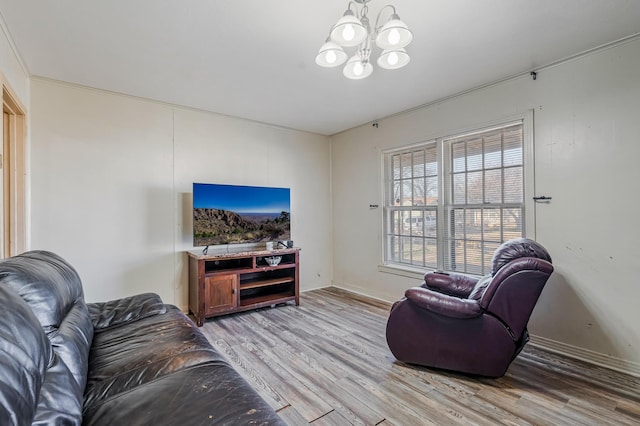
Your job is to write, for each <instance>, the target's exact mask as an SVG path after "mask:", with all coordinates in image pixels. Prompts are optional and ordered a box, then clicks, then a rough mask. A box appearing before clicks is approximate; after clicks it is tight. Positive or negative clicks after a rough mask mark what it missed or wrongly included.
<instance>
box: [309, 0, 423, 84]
mask: <svg viewBox="0 0 640 426" xmlns="http://www.w3.org/2000/svg"><path fill="white" fill-rule="evenodd" d="M369 1H370V0H353V1H350V2H349V4H348V6H347V10H346V11H345V12H344V14H343V15H342V17H341V18H340V19H339V20H338V22H336V24H335V25H334V26H333V27H331V29H330V30H329V37H328V38H327V40H326V41H325V43H324V44H323V45H322V47H320V50H319V51H318V54H317V56H316V63H317V64H318V65H320V66H322V67H337V66H340V65H342V64H343V63H344V62H345V61H347V58H348V54H347V53H346V52H345V50H344V48H349V47H356V46H357V49H356V53H355V54H354V55H353V56H351V58H349V60H348V61H347V63H346V65H345V66H344V69H343V72H342V73H343V74H344V76H345V77H347V78H350V79H353V80H360V79H363V78H366V77H368V76H370V75H371V74H372V73H373V65H372V64H371V61H370V59H371V46H372V45H375V46H377V47H379V48H380V49H382V52H381V53H380V55H379V57H378V60H377V61H376V62H377V64H378V66H379V67H381V68H385V69H398V68H402V67H404V66H405V65H407V64H408V63H409V61H410V59H411V58H410V57H409V54H408V53H407V51H406V50H405V49H404V48H405V47H406V46H407V45H409V43H411V41H412V40H413V33H412V32H411V30H409V28H408V27H407V24H405V23H404V22H403V21H401V20H400V17H399V16H398V14H397V13H396V9H395V7H394V6H392V5H386V6H384V7H383V8H382V9H381V10H380V11H379V12H378V16H377V18H376V24H375V25H374V28H373V30H372V29H371V27H370V25H369V18H368V16H367V13H368V12H369V8H368V6H367V3H368V2H369ZM356 3H358V4H361V5H362V8H361V9H360V11H358V10H357V9H358V6H357V4H356ZM352 6H353V8H354V9H356V12H355V13H354V11H353V10H352ZM387 8H390V9H392V13H391V15H390V17H388V19H387V21H386V22H385V23H384V24H382V25H378V24H379V22H380V18H381V16H382V14H383V12H384V11H385V9H387Z"/></svg>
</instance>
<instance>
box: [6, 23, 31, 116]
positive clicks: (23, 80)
mask: <svg viewBox="0 0 640 426" xmlns="http://www.w3.org/2000/svg"><path fill="white" fill-rule="evenodd" d="M7 34H8V32H7V29H6V27H5V24H4V19H2V15H1V14H0V72H1V73H2V75H3V76H4V79H5V81H6V82H7V83H8V84H9V86H10V87H11V89H12V91H13V94H14V95H15V96H17V97H18V101H19V102H20V103H21V104H22V105H23V106H24V107H25V108H27V109H28V108H29V72H28V71H27V69H26V68H25V66H24V64H23V63H22V60H21V58H20V57H19V55H17V54H16V52H15V50H14V46H13V42H12V41H11V39H10V38H9V37H7Z"/></svg>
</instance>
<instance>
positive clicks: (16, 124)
mask: <svg viewBox="0 0 640 426" xmlns="http://www.w3.org/2000/svg"><path fill="white" fill-rule="evenodd" d="M0 81H1V82H2V110H3V120H2V124H0V125H1V126H2V139H3V145H2V163H1V164H0V166H2V198H3V199H2V209H1V211H0V215H1V216H2V219H1V220H0V226H1V227H2V241H1V244H2V247H0V250H1V252H0V253H1V254H2V257H9V256H13V255H16V254H19V253H22V252H24V251H25V250H26V248H27V196H26V188H27V184H26V180H27V173H26V171H27V161H26V160H27V158H26V156H27V149H26V148H27V113H26V111H27V110H26V108H25V107H24V106H23V105H22V103H21V102H20V100H19V99H18V97H17V96H16V95H15V92H14V91H13V90H12V89H11V87H10V86H9V84H8V82H7V80H6V78H5V77H4V75H3V74H1V73H0Z"/></svg>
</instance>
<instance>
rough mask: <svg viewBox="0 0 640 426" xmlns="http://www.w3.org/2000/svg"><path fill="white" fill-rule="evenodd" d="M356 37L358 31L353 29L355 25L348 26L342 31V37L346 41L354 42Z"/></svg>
mask: <svg viewBox="0 0 640 426" xmlns="http://www.w3.org/2000/svg"><path fill="white" fill-rule="evenodd" d="M355 35H356V31H355V30H354V29H353V25H351V24H347V25H345V26H344V29H343V30H342V37H343V38H344V39H345V40H347V41H351V40H353V38H354V37H355Z"/></svg>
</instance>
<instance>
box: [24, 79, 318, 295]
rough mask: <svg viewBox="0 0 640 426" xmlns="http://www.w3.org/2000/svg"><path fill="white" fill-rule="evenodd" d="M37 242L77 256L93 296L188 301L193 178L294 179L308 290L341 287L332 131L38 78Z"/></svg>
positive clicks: (267, 182)
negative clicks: (334, 266)
mask: <svg viewBox="0 0 640 426" xmlns="http://www.w3.org/2000/svg"><path fill="white" fill-rule="evenodd" d="M31 91H32V98H31V105H32V119H31V132H32V135H31V141H32V151H31V158H32V159H31V162H32V170H33V175H32V180H31V186H32V201H31V204H32V215H31V224H32V239H31V246H32V248H38V249H48V250H52V251H55V252H58V253H60V254H61V255H62V256H63V257H65V258H67V259H68V260H69V261H70V262H71V263H72V264H73V265H74V266H75V267H76V268H77V269H78V272H79V273H80V275H81V277H82V279H83V283H84V286H85V295H86V298H87V300H89V301H99V300H110V299H114V298H118V297H123V296H126V295H130V294H135V293H140V292H144V291H154V292H157V293H159V294H160V295H161V296H162V298H163V299H164V300H165V301H167V302H169V303H174V304H176V305H178V306H180V307H182V308H186V305H187V264H186V261H187V260H186V259H187V258H186V254H185V253H184V252H185V251H186V250H189V249H193V246H192V243H191V229H192V219H191V200H192V199H191V184H192V182H194V181H197V182H212V183H227V184H241V185H261V186H281V187H290V188H291V194H292V195H291V196H292V200H291V212H292V215H291V216H292V237H293V239H294V241H295V243H296V245H297V246H300V247H302V248H303V250H302V252H301V288H302V290H307V289H311V288H315V287H322V286H326V285H329V284H330V280H331V256H330V248H331V232H330V229H331V228H330V226H331V223H330V220H331V219H330V218H331V215H330V201H331V198H330V184H329V182H330V179H329V171H330V163H329V161H330V145H329V140H328V138H326V137H324V136H318V135H313V134H309V133H303V132H298V131H293V130H287V129H282V128H278V127H274V126H269V125H265V124H259V123H255V122H250V121H245V120H240V119H235V118H230V117H226V116H221V115H216V114H211V113H205V112H200V111H194V110H189V109H184V108H179V107H174V106H171V105H166V104H161V103H155V102H151V101H147V100H143V99H138V98H133V97H128V96H122V95H118V94H113V93H108V92H103V91H99V90H94V89H88V88H82V87H77V86H71V85H67V84H63V83H59V82H53V81H49V80H44V79H38V78H34V79H33V80H32V87H31Z"/></svg>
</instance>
